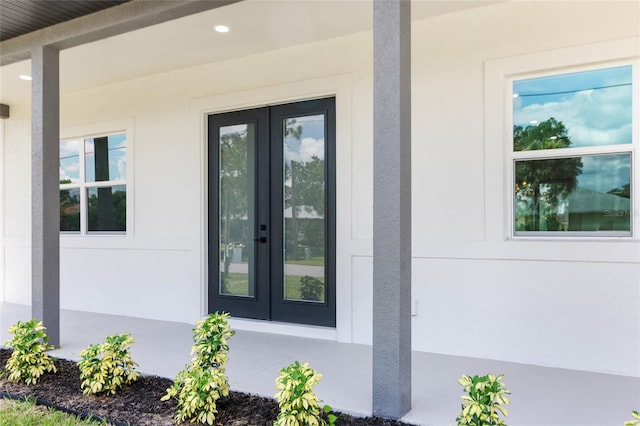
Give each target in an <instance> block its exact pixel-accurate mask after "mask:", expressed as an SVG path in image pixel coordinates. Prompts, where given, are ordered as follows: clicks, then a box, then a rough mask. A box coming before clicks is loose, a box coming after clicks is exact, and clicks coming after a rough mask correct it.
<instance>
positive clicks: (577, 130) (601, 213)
mask: <svg viewBox="0 0 640 426" xmlns="http://www.w3.org/2000/svg"><path fill="white" fill-rule="evenodd" d="M633 74H634V66H633V65H632V64H629V63H626V64H624V63H623V64H612V65H610V66H599V67H597V68H587V69H576V70H571V71H567V72H562V73H558V72H556V73H548V74H537V75H531V76H519V77H517V78H513V79H512V81H511V82H512V84H511V87H512V99H513V108H512V113H513V114H512V123H511V124H512V128H513V133H512V136H513V138H512V141H511V142H512V143H511V149H510V153H511V154H510V156H511V176H512V178H511V184H512V190H513V192H512V194H514V195H513V199H512V207H513V209H512V226H513V228H512V229H513V234H514V235H516V236H529V235H532V236H535V235H545V236H621V237H625V236H627V237H629V236H632V231H633V213H632V212H633V204H634V202H635V200H634V197H633V192H634V182H633V173H634V170H633V167H634V166H633V157H634V150H635V143H634V140H633V137H634V129H635V127H636V126H638V123H637V117H634V114H633V104H634V102H637V101H635V100H634V99H633V98H634V97H637V93H635V92H637V87H634V84H633V80H634V77H633ZM636 131H637V130H636Z"/></svg>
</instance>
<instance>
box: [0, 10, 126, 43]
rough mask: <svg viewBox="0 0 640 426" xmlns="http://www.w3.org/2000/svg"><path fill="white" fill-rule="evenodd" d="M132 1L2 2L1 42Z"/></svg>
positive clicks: (0, 12) (0, 16)
mask: <svg viewBox="0 0 640 426" xmlns="http://www.w3.org/2000/svg"><path fill="white" fill-rule="evenodd" d="M128 1H129V0H92V1H87V0H62V1H61V0H46V1H45V0H2V2H0V42H2V41H5V40H8V39H10V38H13V37H18V36H21V35H23V34H27V33H30V32H32V31H36V30H40V29H42V28H46V27H49V26H51V25H55V24H59V23H60V22H65V21H69V20H71V19H74V18H78V17H80V16H84V15H88V14H90V13H94V12H98V11H100V10H103V9H106V8H109V7H113V6H117V5H119V4H121V3H126V2H128Z"/></svg>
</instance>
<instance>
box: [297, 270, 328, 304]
mask: <svg viewBox="0 0 640 426" xmlns="http://www.w3.org/2000/svg"><path fill="white" fill-rule="evenodd" d="M323 291H324V284H323V282H322V281H320V280H319V279H317V278H314V277H310V276H308V275H305V276H303V277H302V278H300V297H301V299H302V300H317V301H321V300H322V292H323Z"/></svg>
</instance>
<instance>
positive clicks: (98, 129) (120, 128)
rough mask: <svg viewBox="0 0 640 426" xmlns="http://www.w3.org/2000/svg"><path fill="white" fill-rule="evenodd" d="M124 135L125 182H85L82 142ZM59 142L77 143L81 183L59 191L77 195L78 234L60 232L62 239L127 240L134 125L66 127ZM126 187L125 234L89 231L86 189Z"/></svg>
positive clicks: (131, 210)
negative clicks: (68, 190)
mask: <svg viewBox="0 0 640 426" xmlns="http://www.w3.org/2000/svg"><path fill="white" fill-rule="evenodd" d="M121 134H124V135H125V138H126V141H127V144H126V148H127V149H126V159H127V175H126V179H119V180H109V181H99V182H87V181H86V175H85V167H86V166H85V161H86V159H85V154H86V152H85V139H90V138H97V137H104V136H113V135H121ZM60 136H61V137H60V142H67V141H73V140H78V141H80V148H79V150H78V154H79V155H80V159H79V162H80V164H79V171H80V179H79V182H78V183H68V184H61V185H60V190H64V189H79V191H80V231H79V232H77V231H61V232H60V236H61V237H72V238H73V237H93V236H99V237H109V236H113V237H126V236H130V235H132V228H131V226H132V222H133V220H132V214H133V213H132V212H133V208H132V203H131V201H132V200H133V195H132V193H131V191H132V188H133V184H132V176H133V168H132V165H133V155H132V151H133V148H132V142H133V123H132V121H130V120H124V121H118V122H113V123H103V124H98V125H92V126H78V127H69V128H64V129H61V132H60ZM119 185H124V186H126V188H127V190H126V203H127V211H126V230H125V231H89V230H88V223H87V222H88V217H87V212H88V208H89V207H88V201H89V200H88V199H87V189H90V188H104V187H112V186H119Z"/></svg>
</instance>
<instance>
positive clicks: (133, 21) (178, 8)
mask: <svg viewBox="0 0 640 426" xmlns="http://www.w3.org/2000/svg"><path fill="white" fill-rule="evenodd" d="M238 1H241V0H154V1H148V0H132V1H130V2H128V3H124V4H121V5H119V6H115V7H111V8H108V9H104V10H102V11H99V12H96V13H92V14H90V15H87V16H83V17H79V18H76V19H72V20H70V21H66V22H62V23H60V24H56V25H53V26H50V27H47V28H43V29H41V30H38V31H34V32H31V33H28V34H25V35H22V36H19V37H15V38H12V39H9V40H6V41H4V42H2V43H0V66H4V65H9V64H12V63H14V62H19V61H23V60H26V59H29V58H30V57H31V50H32V49H33V48H34V47H36V46H51V47H54V48H56V49H59V50H63V49H68V48H71V47H75V46H79V45H82V44H86V43H91V42H94V41H98V40H102V39H105V38H108V37H112V36H115V35H118V34H123V33H126V32H129V31H133V30H138V29H141V28H145V27H148V26H151V25H156V24H160V23H163V22H167V21H171V20H174V19H178V18H182V17H185V16H188V15H192V14H195V13H200V12H204V11H207V10H211V9H216V8H218V7H222V6H226V5H228V4H232V3H237V2H238Z"/></svg>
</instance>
